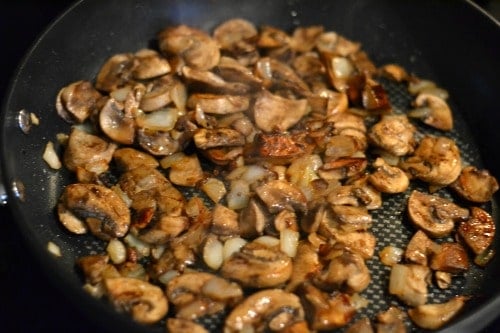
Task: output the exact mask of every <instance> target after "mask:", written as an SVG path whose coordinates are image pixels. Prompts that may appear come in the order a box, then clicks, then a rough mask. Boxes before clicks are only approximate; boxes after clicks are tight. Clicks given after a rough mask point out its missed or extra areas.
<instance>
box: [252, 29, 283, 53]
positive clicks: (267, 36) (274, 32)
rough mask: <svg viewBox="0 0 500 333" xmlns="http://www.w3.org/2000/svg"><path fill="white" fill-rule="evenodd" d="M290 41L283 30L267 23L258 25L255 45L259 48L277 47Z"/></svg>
mask: <svg viewBox="0 0 500 333" xmlns="http://www.w3.org/2000/svg"><path fill="white" fill-rule="evenodd" d="M289 43H290V36H289V35H288V34H287V33H286V32H285V31H283V30H281V29H278V28H276V27H272V26H269V25H262V26H261V27H260V33H259V40H258V41H257V46H259V47H261V48H265V49H268V48H279V47H282V46H286V45H288V44H289Z"/></svg>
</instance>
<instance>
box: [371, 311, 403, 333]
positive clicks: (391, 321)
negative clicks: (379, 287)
mask: <svg viewBox="0 0 500 333" xmlns="http://www.w3.org/2000/svg"><path fill="white" fill-rule="evenodd" d="M405 321H406V315H405V313H404V312H403V310H401V309H400V308H398V307H395V306H390V307H389V308H388V309H387V310H386V311H384V312H380V313H378V314H377V316H376V322H375V330H376V332H377V333H406V332H408V330H407V328H406V324H405Z"/></svg>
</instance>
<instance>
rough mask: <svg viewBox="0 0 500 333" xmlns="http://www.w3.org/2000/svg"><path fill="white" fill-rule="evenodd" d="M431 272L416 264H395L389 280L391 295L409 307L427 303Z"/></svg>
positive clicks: (427, 268) (425, 267)
mask: <svg viewBox="0 0 500 333" xmlns="http://www.w3.org/2000/svg"><path fill="white" fill-rule="evenodd" d="M430 276H431V270H430V269H429V267H427V266H422V265H415V264H395V265H393V266H392V269H391V275H390V278H389V293H390V294H391V295H395V296H396V297H398V298H399V299H400V300H401V301H403V302H404V303H405V304H407V305H409V306H418V305H422V304H425V303H426V302H427V296H428V290H427V286H428V284H429V282H430V281H429V279H430Z"/></svg>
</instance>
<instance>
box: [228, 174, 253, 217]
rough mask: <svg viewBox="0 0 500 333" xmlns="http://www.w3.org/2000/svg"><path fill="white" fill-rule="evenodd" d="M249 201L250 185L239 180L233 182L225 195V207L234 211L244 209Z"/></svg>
mask: <svg viewBox="0 0 500 333" xmlns="http://www.w3.org/2000/svg"><path fill="white" fill-rule="evenodd" d="M249 199H250V185H249V184H248V183H247V182H246V181H244V180H241V179H237V180H233V181H232V182H231V188H230V190H229V192H228V194H227V195H226V201H227V207H228V208H229V209H234V210H237V209H242V208H245V207H246V206H247V204H248V200H249Z"/></svg>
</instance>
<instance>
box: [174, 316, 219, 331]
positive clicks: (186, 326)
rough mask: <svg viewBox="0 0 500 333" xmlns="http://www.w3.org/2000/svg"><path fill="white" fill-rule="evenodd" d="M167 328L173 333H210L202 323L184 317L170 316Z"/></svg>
mask: <svg viewBox="0 0 500 333" xmlns="http://www.w3.org/2000/svg"><path fill="white" fill-rule="evenodd" d="M167 330H168V332H171V333H209V332H208V331H207V330H206V329H205V327H203V326H201V325H200V324H197V323H195V322H194V321H192V320H188V319H182V318H168V319H167Z"/></svg>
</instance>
